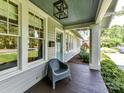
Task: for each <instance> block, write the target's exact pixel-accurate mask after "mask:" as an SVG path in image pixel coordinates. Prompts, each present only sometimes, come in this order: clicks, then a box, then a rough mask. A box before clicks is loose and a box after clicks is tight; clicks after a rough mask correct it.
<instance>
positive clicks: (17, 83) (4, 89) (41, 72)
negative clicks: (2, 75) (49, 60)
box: [0, 64, 46, 93]
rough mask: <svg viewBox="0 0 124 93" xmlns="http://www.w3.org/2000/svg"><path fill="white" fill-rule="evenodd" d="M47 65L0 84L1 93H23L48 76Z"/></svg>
mask: <svg viewBox="0 0 124 93" xmlns="http://www.w3.org/2000/svg"><path fill="white" fill-rule="evenodd" d="M45 68H46V64H42V65H40V66H38V67H35V68H33V69H29V70H27V71H25V72H22V73H21V74H19V75H16V76H13V77H11V78H9V79H6V80H4V81H1V82H0V93H23V92H24V91H25V90H27V89H29V88H30V87H32V86H33V85H34V84H36V83H37V82H38V81H39V80H41V79H42V78H43V77H44V76H45V75H46V70H45Z"/></svg>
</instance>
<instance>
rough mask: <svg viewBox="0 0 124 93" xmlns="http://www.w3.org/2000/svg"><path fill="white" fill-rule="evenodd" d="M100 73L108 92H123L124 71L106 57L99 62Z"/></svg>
mask: <svg viewBox="0 0 124 93" xmlns="http://www.w3.org/2000/svg"><path fill="white" fill-rule="evenodd" d="M104 57H105V56H104ZM101 74H102V76H103V79H104V81H105V84H106V86H107V88H108V90H109V92H110V93H124V72H123V71H121V70H120V69H119V68H118V67H117V65H115V64H114V63H113V62H112V61H111V60H110V59H109V58H108V57H105V58H103V60H102V62H101Z"/></svg>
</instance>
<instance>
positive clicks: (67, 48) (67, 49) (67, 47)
mask: <svg viewBox="0 0 124 93" xmlns="http://www.w3.org/2000/svg"><path fill="white" fill-rule="evenodd" d="M68 43H69V42H68V34H67V33H66V52H68V51H69V46H68Z"/></svg>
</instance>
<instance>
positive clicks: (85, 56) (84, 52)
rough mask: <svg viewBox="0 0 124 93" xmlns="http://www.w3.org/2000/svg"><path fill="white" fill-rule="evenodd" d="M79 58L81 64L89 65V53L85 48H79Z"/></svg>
mask: <svg viewBox="0 0 124 93" xmlns="http://www.w3.org/2000/svg"><path fill="white" fill-rule="evenodd" d="M80 58H81V59H82V60H83V62H85V63H89V53H88V52H87V49H86V48H85V47H81V50H80Z"/></svg>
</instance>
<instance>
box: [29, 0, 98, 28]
mask: <svg viewBox="0 0 124 93" xmlns="http://www.w3.org/2000/svg"><path fill="white" fill-rule="evenodd" d="M30 1H31V2H33V3H34V4H35V5H37V6H38V7H39V8H41V9H42V10H44V11H45V12H46V13H48V14H49V15H50V16H52V17H54V16H53V2H55V1H57V0H30ZM65 1H66V2H67V4H68V6H69V17H68V18H67V19H62V20H58V19H56V18H55V17H54V18H55V19H56V20H58V21H59V22H60V23H62V24H63V25H64V26H70V25H76V24H82V23H87V22H94V21H95V16H96V12H97V8H98V4H99V1H100V0H65Z"/></svg>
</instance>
